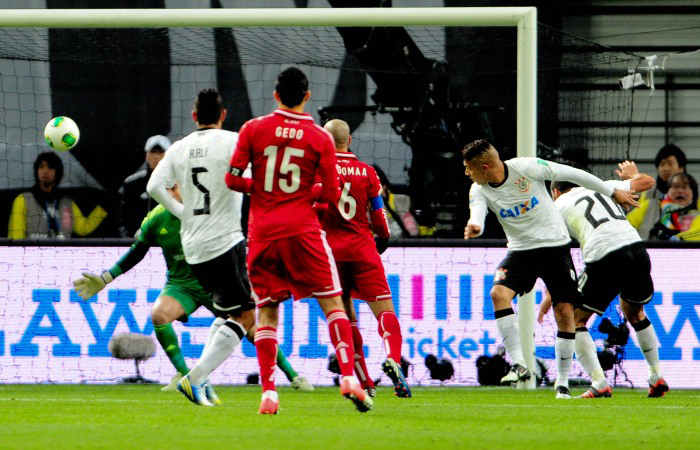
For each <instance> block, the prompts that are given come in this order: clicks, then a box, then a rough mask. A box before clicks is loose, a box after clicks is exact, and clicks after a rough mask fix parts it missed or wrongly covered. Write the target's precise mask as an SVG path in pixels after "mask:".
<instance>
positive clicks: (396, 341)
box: [369, 299, 411, 398]
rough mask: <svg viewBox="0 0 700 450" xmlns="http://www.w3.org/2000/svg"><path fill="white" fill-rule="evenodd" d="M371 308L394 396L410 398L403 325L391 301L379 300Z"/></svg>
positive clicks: (383, 367) (384, 367) (386, 372)
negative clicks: (404, 365) (403, 364)
mask: <svg viewBox="0 0 700 450" xmlns="http://www.w3.org/2000/svg"><path fill="white" fill-rule="evenodd" d="M369 307H370V309H371V310H372V313H374V316H375V317H376V318H377V332H378V333H379V337H381V338H382V342H383V343H384V351H385V352H386V355H387V359H386V360H385V361H384V362H383V363H382V370H383V371H384V373H385V374H386V375H387V376H388V377H389V379H391V382H392V383H393V384H394V395H396V396H397V397H400V398H410V397H411V389H410V388H409V386H408V382H407V381H406V377H405V376H404V373H403V369H401V346H402V344H403V337H402V336H401V325H400V324H399V319H398V318H397V317H396V312H395V311H394V304H393V302H392V301H391V299H388V300H378V301H374V302H370V303H369Z"/></svg>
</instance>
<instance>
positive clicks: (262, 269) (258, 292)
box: [248, 231, 342, 307]
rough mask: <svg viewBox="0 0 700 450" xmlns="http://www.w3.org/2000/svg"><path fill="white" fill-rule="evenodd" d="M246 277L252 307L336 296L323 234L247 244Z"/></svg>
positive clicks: (336, 281) (331, 262) (332, 264)
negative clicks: (291, 298) (289, 299)
mask: <svg viewBox="0 0 700 450" xmlns="http://www.w3.org/2000/svg"><path fill="white" fill-rule="evenodd" d="M248 277H249V278H250V285H251V287H252V288H253V289H252V291H253V298H254V299H255V304H256V305H257V306H258V307H260V306H264V305H266V304H268V303H270V302H278V301H283V300H287V299H288V298H290V297H291V296H294V298H295V299H296V300H299V299H302V298H306V297H316V298H328V297H334V296H336V295H340V294H341V293H342V289H341V287H340V279H339V278H338V269H337V268H336V266H335V260H334V259H333V252H332V251H331V248H330V247H329V246H328V243H327V242H326V233H325V232H324V231H318V232H312V233H304V234H298V235H296V236H289V237H286V238H282V239H277V240H274V241H249V247H248Z"/></svg>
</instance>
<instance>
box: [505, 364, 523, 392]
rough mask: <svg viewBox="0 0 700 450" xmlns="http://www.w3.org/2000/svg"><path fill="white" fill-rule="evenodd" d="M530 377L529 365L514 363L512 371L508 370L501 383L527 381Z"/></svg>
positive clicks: (508, 383)
mask: <svg viewBox="0 0 700 450" xmlns="http://www.w3.org/2000/svg"><path fill="white" fill-rule="evenodd" d="M529 379H530V371H529V370H527V367H524V366H521V365H520V364H518V363H515V364H513V367H511V368H510V372H508V373H507V374H506V376H504V377H503V378H501V385H502V386H507V385H510V384H513V383H517V382H518V381H527V380H529Z"/></svg>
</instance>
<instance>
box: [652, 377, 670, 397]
mask: <svg viewBox="0 0 700 450" xmlns="http://www.w3.org/2000/svg"><path fill="white" fill-rule="evenodd" d="M668 391H669V388H668V384H666V381H665V380H664V379H663V378H659V379H658V380H656V383H654V384H651V383H649V394H648V395H647V397H649V398H658V397H663V396H664V395H666V392H668Z"/></svg>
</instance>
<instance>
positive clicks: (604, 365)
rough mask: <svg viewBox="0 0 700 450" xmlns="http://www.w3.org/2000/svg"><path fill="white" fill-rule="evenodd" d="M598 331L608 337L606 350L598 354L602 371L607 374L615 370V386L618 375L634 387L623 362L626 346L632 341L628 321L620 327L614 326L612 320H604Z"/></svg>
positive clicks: (620, 324) (605, 344) (605, 342)
mask: <svg viewBox="0 0 700 450" xmlns="http://www.w3.org/2000/svg"><path fill="white" fill-rule="evenodd" d="M598 331H600V332H601V333H604V334H607V335H608V337H607V338H606V339H605V341H604V342H603V346H604V347H605V349H604V350H603V351H599V352H598V361H599V362H600V367H601V369H603V370H604V371H606V372H607V371H608V370H611V369H615V371H614V374H613V384H614V385H615V386H617V377H618V375H622V376H624V378H625V382H627V383H629V384H630V387H634V386H633V385H632V382H631V381H630V380H629V378H628V377H627V372H625V370H624V369H623V368H622V362H623V361H624V360H625V345H627V342H628V341H629V339H630V330H629V328H628V327H627V321H626V320H624V319H623V320H622V322H620V323H619V324H618V325H613V323H612V322H611V321H610V319H608V318H604V319H603V320H602V321H601V322H600V325H599V326H598Z"/></svg>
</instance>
